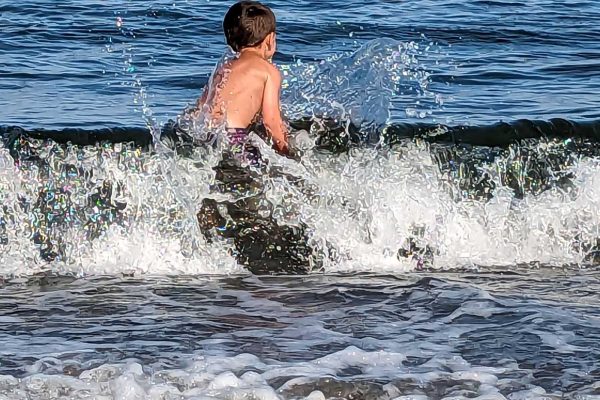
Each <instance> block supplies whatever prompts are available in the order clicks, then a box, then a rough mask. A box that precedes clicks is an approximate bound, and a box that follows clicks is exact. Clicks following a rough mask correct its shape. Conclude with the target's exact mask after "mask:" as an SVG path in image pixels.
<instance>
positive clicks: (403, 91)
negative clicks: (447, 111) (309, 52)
mask: <svg viewBox="0 0 600 400" xmlns="http://www.w3.org/2000/svg"><path fill="white" fill-rule="evenodd" d="M427 51H429V48H428V49H427ZM422 52H423V51H422V50H420V48H419V44H418V43H415V42H398V41H395V40H392V39H375V40H372V41H370V42H368V43H366V44H364V45H363V46H362V47H360V48H359V49H358V50H357V51H355V52H354V53H351V54H348V55H341V56H336V57H333V58H330V59H327V60H323V61H321V62H319V63H303V62H301V61H298V62H297V63H296V64H291V65H281V66H280V67H281V69H282V71H283V76H284V82H283V87H284V89H285V90H284V97H283V103H284V109H285V111H286V114H287V115H288V116H289V117H290V118H301V117H306V116H308V117H313V116H316V117H319V118H325V119H327V118H331V119H335V120H339V121H345V122H346V123H347V124H350V123H352V124H354V125H356V126H359V127H360V128H361V131H363V132H369V131H370V130H373V129H376V128H379V127H381V126H383V125H384V124H385V123H386V122H388V120H389V116H390V106H391V102H392V100H393V99H395V100H396V101H398V100H399V98H400V100H401V101H402V102H403V104H404V107H405V109H406V114H407V116H409V117H414V116H417V117H419V118H424V117H426V116H428V115H431V113H432V112H433V110H434V109H436V108H438V107H439V106H441V104H442V97H441V96H440V95H439V94H437V95H436V94H435V93H433V92H432V91H431V90H430V89H429V83H430V73H429V72H428V71H427V70H426V69H425V68H424V67H423V64H422V63H421V62H420V61H419V57H420V55H422V54H423V53H422Z"/></svg>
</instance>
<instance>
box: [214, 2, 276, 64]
mask: <svg viewBox="0 0 600 400" xmlns="http://www.w3.org/2000/svg"><path fill="white" fill-rule="evenodd" d="M275 25H276V21H275V14H273V11H271V9H270V8H269V7H267V6H265V5H263V4H261V3H259V2H258V1H240V2H239V3H236V4H234V5H233V6H231V8H230V9H229V11H227V14H225V19H224V20H223V30H224V31H225V38H226V39H227V44H228V45H229V46H231V48H232V49H233V51H236V52H239V51H240V50H242V49H244V48H246V47H254V46H258V45H259V44H261V43H262V41H263V40H265V38H266V37H267V36H268V35H269V34H270V33H272V32H275Z"/></svg>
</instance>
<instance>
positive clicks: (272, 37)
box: [265, 32, 275, 51]
mask: <svg viewBox="0 0 600 400" xmlns="http://www.w3.org/2000/svg"><path fill="white" fill-rule="evenodd" d="M265 39H266V43H267V48H268V49H269V51H271V50H273V47H274V46H275V32H271V33H269V34H268V35H267V37H266V38H265Z"/></svg>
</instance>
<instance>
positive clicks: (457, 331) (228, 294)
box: [0, 269, 600, 399]
mask: <svg viewBox="0 0 600 400" xmlns="http://www.w3.org/2000/svg"><path fill="white" fill-rule="evenodd" d="M598 289H599V287H598V279H597V277H596V276H595V274H594V273H591V272H588V273H577V274H574V273H573V272H572V271H560V270H549V269H542V270H532V271H527V270H524V271H522V272H521V273H510V274H506V273H499V272H490V273H476V272H473V273H463V274H455V273H452V274H440V273H436V274H419V275H411V276H408V277H399V276H374V275H353V276H351V275H328V276H309V277H302V278H294V279H291V278H289V277H282V278H267V277H261V278H259V277H254V276H253V277H230V278H203V277H187V276H180V277H174V278H167V277H156V278H153V277H146V278H144V279H135V278H117V277H113V278H94V279H85V280H74V279H65V278H40V279H30V281H29V282H27V283H25V282H22V283H19V282H9V283H7V284H6V286H5V287H4V289H3V292H2V297H1V298H0V307H1V309H2V312H3V316H2V321H3V325H2V327H1V328H0V337H1V338H2V341H3V343H4V346H3V348H2V349H1V350H0V355H1V356H2V359H3V360H4V361H3V363H2V364H1V365H0V374H5V375H4V376H2V377H0V394H2V395H4V396H6V398H25V396H27V395H28V396H32V397H33V398H37V397H38V396H39V397H59V396H63V398H105V397H103V396H106V397H112V396H114V397H115V398H157V399H158V398H205V396H210V397H216V398H248V397H249V398H264V399H271V398H272V399H274V398H305V397H306V396H309V395H311V393H312V397H311V398H315V399H317V398H323V396H324V397H326V398H348V399H353V398H361V399H363V398H369V399H376V398H377V399H391V398H404V399H408V398H411V399H414V398H417V399H420V398H435V399H439V398H486V399H499V398H511V399H536V398H537V399H548V398H557V399H558V398H589V399H591V398H595V397H594V396H598V395H599V394H600V393H599V392H598V390H599V389H598V386H597V381H598V378H599V373H600V370H599V369H598V363H597V362H598V357H600V353H599V351H598V346H597V341H598V339H599V338H600V337H599V336H600V331H599V330H598V318H599V317H600V314H599V313H598V308H597V306H596V304H597V302H598V300H599V299H598V295H597V292H598ZM15 302H16V304H15ZM11 376H12V377H11ZM21 377H23V379H21V380H17V379H16V378H21ZM317 392H320V393H317Z"/></svg>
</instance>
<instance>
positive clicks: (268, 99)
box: [262, 64, 288, 155]
mask: <svg viewBox="0 0 600 400" xmlns="http://www.w3.org/2000/svg"><path fill="white" fill-rule="evenodd" d="M267 71H268V72H267V81H266V83H265V92H264V94H263V102H262V118H263V123H264V124H265V128H266V129H267V134H268V135H269V136H270V137H272V138H273V144H274V147H275V149H276V150H277V151H278V152H279V153H281V154H284V155H287V154H288V141H287V129H286V127H285V125H284V124H283V120H282V119H281V108H280V100H279V97H280V92H281V73H280V72H279V70H278V69H277V68H276V67H275V66H274V65H272V64H269V65H268V69H267Z"/></svg>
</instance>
